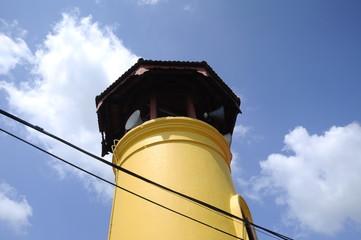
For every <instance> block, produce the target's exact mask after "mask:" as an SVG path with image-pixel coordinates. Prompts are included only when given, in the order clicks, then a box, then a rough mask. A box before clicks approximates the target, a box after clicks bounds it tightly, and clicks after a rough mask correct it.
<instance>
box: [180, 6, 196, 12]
mask: <svg viewBox="0 0 361 240" xmlns="http://www.w3.org/2000/svg"><path fill="white" fill-rule="evenodd" d="M183 10H184V11H185V12H189V13H194V12H195V9H194V7H193V6H191V5H190V4H186V5H184V7H183Z"/></svg>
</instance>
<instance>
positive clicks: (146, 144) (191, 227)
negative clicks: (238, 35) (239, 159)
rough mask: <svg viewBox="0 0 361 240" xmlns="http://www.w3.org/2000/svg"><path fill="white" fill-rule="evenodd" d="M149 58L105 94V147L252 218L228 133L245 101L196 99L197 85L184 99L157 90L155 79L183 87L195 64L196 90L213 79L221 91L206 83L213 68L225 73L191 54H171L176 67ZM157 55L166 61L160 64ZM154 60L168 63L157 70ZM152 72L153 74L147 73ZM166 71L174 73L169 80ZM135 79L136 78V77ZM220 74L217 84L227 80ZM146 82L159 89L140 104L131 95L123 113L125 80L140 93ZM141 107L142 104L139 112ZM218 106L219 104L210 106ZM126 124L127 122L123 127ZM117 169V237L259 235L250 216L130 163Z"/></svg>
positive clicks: (101, 107)
mask: <svg viewBox="0 0 361 240" xmlns="http://www.w3.org/2000/svg"><path fill="white" fill-rule="evenodd" d="M145 63H146V64H145ZM145 63H144V62H142V61H140V62H138V65H136V67H133V69H131V71H130V72H129V71H128V73H127V74H126V75H125V76H123V77H121V78H120V80H118V83H117V86H113V87H111V88H109V89H107V90H106V91H105V92H104V93H102V95H101V96H100V97H99V98H97V108H98V116H99V126H100V130H101V132H102V133H103V153H104V152H109V151H110V149H112V151H113V163H114V164H116V165H118V166H120V167H122V168H124V169H127V170H128V171H132V172H134V173H136V174H137V175H140V176H142V177H144V178H146V179H149V180H150V181H152V182H155V183H157V184H160V185H162V186H165V187H166V188H169V189H172V190H174V191H176V192H179V193H181V194H183V195H186V196H189V197H191V198H193V199H197V200H199V201H201V202H204V203H206V204H207V205H211V206H214V207H215V208H217V209H221V210H223V211H225V212H228V213H231V214H233V215H235V216H237V217H239V218H242V219H247V220H248V221H252V218H251V214H250V211H249V209H248V207H247V204H246V203H245V201H244V200H243V198H242V197H241V196H240V195H238V194H237V193H236V191H235V188H234V185H233V181H232V178H231V171H230V163H231V159H232V154H231V152H230V146H229V145H230V141H229V139H228V141H227V138H226V137H225V136H228V138H229V135H231V132H232V131H233V125H234V122H235V116H236V115H237V113H238V112H237V111H239V110H238V108H237V106H239V103H238V105H237V104H235V106H236V107H233V105H232V104H229V102H231V100H232V98H230V100H227V98H226V97H224V96H225V95H223V98H219V99H220V100H219V101H214V102H212V101H213V100H212V99H211V97H208V98H204V99H203V100H202V101H204V104H201V103H202V102H201V101H200V103H199V102H197V101H196V100H197V96H195V94H194V92H193V93H192V91H189V92H184V97H183V98H180V99H179V98H178V96H174V95H172V91H170V92H171V93H170V94H169V93H168V95H167V94H164V92H162V91H160V90H159V89H157V90H154V89H155V88H154V86H157V87H159V86H164V85H166V86H167V87H166V90H169V89H170V90H173V91H174V92H175V91H179V90H180V89H182V84H183V81H184V78H185V76H186V77H187V78H190V77H189V70H192V71H191V73H192V74H193V79H194V78H196V79H198V80H197V81H198V82H197V84H195V86H196V87H194V88H193V91H194V89H201V88H203V87H206V88H205V89H206V92H212V91H215V90H212V89H213V88H210V87H209V86H208V85H202V84H204V83H202V81H203V80H204V79H208V77H209V75H211V74H213V77H218V76H216V75H214V74H215V73H214V72H212V71H211V69H207V68H205V69H202V68H201V66H206V67H207V66H208V65H205V63H204V62H202V63H201V65H196V66H192V65H189V64H190V63H188V62H187V63H186V64H185V65H182V64H180V65H179V62H167V64H168V65H169V66H168V68H167V66H166V65H167V64H164V63H163V62H145ZM155 63H157V64H158V66H156V67H155V66H154V65H155ZM160 63H162V64H160ZM159 64H160V65H159ZM154 68H155V69H156V70H157V71H159V69H161V71H160V72H151V70H152V69H154ZM207 71H208V72H207ZM145 72H149V74H148V75H145V74H144V73H145ZM184 72H186V73H184ZM164 75H165V76H166V78H164V79H166V80H162V76H164ZM153 76H157V79H158V82H157V81H156V80H154V81H151V84H149V82H148V83H144V81H145V80H144V79H147V81H148V80H149V79H152V77H153ZM129 79H133V80H132V81H133V82H130V81H129ZM134 79H136V80H134ZM159 79H161V80H159ZM172 79H176V80H174V81H172ZM142 81H143V82H142ZM216 81H217V82H216V83H217V84H219V83H222V82H219V80H216ZM169 82H170V83H171V84H169ZM144 84H149V86H152V87H150V88H149V89H151V91H148V92H147V94H145V95H142V98H141V99H140V100H139V99H136V100H135V102H138V104H136V103H135V105H136V106H135V107H133V108H129V105H128V104H126V103H124V104H125V105H124V108H126V110H125V111H124V115H125V117H124V118H123V117H119V115H120V116H122V114H121V113H122V111H121V109H122V108H121V107H119V104H118V105H114V103H113V102H118V101H119V99H120V98H121V96H123V95H124V93H123V92H122V91H120V90H119V87H120V86H121V87H122V88H123V89H125V92H127V93H129V91H126V90H129V89H132V90H133V91H134V92H135V93H138V95H137V94H135V95H137V96H140V95H139V92H142V91H141V90H140V88H137V86H138V87H139V85H144ZM167 84H168V85H167ZM187 84H188V83H187ZM207 84H209V83H207ZM211 84H214V83H212V82H211ZM174 86H180V87H179V88H175V87H174ZM188 86H189V85H188ZM210 86H212V85H210ZM183 88H184V85H183ZM219 88H220V89H224V88H225V87H224V86H222V85H221V87H219V85H216V89H219ZM134 89H136V90H134ZM149 89H148V90H149ZM163 90H164V89H163ZM226 90H227V91H228V89H226ZM220 95H221V94H220ZM212 97H215V96H212ZM114 99H116V101H114ZM174 102H175V103H176V104H174ZM236 102H237V101H236ZM172 103H173V105H172ZM182 103H183V106H182ZM219 103H221V104H222V105H221V107H219ZM227 104H228V105H227ZM144 106H146V107H145V108H144ZM134 109H141V111H140V110H137V111H135V112H134V111H133V110H134ZM146 109H149V110H146ZM212 109H216V110H215V111H210V110H212ZM132 112H133V114H131V113H132ZM134 113H136V114H134ZM163 116H166V117H163ZM115 118H116V120H114V119H115ZM108 122H110V123H108ZM223 122H225V123H223ZM119 125H123V128H120V127H119ZM117 131H118V133H116V132H117ZM117 134H118V137H119V139H120V140H119V141H118V140H117V141H115V143H114V145H113V146H112V147H110V140H114V139H117ZM114 173H115V181H116V184H117V185H118V186H121V187H122V188H123V189H121V188H116V189H115V193H114V200H113V208H112V214H111V221H110V226H109V237H108V239H109V240H122V239H124V240H135V239H136V240H143V239H144V240H153V239H154V240H155V239H156V240H162V239H164V240H168V239H172V240H174V239H179V240H184V239H189V240H198V239H207V240H213V239H214V240H219V239H220V240H228V239H244V240H248V239H250V240H253V239H256V236H255V234H254V231H252V228H250V227H249V225H247V224H245V222H243V221H240V220H237V219H234V218H231V217H229V216H226V215H224V214H222V213H220V212H218V211H216V210H214V209H215V208H214V209H211V208H207V207H205V206H204V205H201V204H199V203H197V202H194V201H192V200H190V199H187V198H184V197H182V196H179V195H177V194H175V193H173V192H170V191H168V190H166V189H164V188H160V187H159V186H156V185H153V184H150V183H149V182H147V181H144V180H142V179H139V178H136V177H134V176H131V175H129V174H127V173H125V172H123V171H119V170H117V169H114ZM124 189H126V190H124Z"/></svg>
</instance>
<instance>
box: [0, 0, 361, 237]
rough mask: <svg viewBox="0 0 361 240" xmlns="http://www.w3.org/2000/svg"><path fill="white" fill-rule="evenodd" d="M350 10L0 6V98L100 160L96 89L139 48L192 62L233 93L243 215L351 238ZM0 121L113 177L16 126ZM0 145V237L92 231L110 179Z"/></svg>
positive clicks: (243, 3) (105, 209) (266, 5)
mask: <svg viewBox="0 0 361 240" xmlns="http://www.w3.org/2000/svg"><path fill="white" fill-rule="evenodd" d="M360 10H361V3H360V2H359V1H352V0H347V1H336V0H327V1H326V0H324V1H323V0H312V1H311V0H304V1H296V0H294V1H290V0H274V1H270V0H263V1H262V0H256V1H253V0H252V1H250V0H249V1H248V0H229V1H220V0H214V1H206V0H190V1H179V0H178V1H177V0H117V1H115V0H90V1H68V0H64V1H44V0H36V1H20V0H12V1H1V2H0V107H1V109H4V110H6V111H9V112H11V113H13V114H16V115H18V116H19V117H22V118H24V119H26V120H28V121H30V122H32V123H33V124H35V125H39V126H41V127H43V128H44V129H45V130H47V131H49V132H52V133H54V134H56V135H58V136H60V137H63V138H65V139H67V140H69V141H71V142H73V143H74V144H76V145H79V146H81V147H83V148H85V149H87V150H89V151H90V152H93V153H95V154H97V155H100V150H101V148H100V141H101V137H100V134H99V133H98V128H97V116H96V113H95V100H94V99H95V96H96V95H98V94H99V93H101V92H102V91H103V90H104V89H105V88H106V87H107V86H108V85H110V84H111V83H112V82H113V81H114V80H116V79H117V77H119V76H120V75H121V74H122V73H123V72H124V71H125V70H127V69H128V68H129V67H130V66H131V65H132V64H134V63H135V62H136V61H137V59H138V58H139V57H143V58H145V59H154V60H186V61H202V60H205V61H207V62H208V64H209V65H210V66H211V67H212V68H213V69H214V70H215V71H216V72H217V73H218V75H219V76H220V77H221V78H222V79H223V80H224V81H225V82H226V83H227V84H228V85H229V86H230V87H231V88H232V89H233V90H234V92H235V93H236V94H237V95H239V96H240V98H241V101H242V105H241V109H242V111H243V114H242V115H240V116H239V118H238V121H237V125H236V129H235V134H234V136H233V142H232V152H233V155H234V158H233V163H232V168H233V170H232V175H233V178H234V182H235V185H236V188H237V190H238V192H239V193H240V194H242V196H244V198H245V199H246V201H247V203H248V205H249V206H250V209H251V212H252V214H253V219H254V221H255V223H256V224H258V225H261V226H263V227H266V228H269V229H272V230H274V231H278V232H280V233H282V234H285V235H287V236H289V237H292V238H294V239H302V240H309V239H321V240H322V239H341V238H342V239H361V237H360V236H361V208H360V204H359V203H360V202H361V175H360V174H359V173H360V172H361V147H360V146H361V126H360V123H359V121H360V118H361V111H360V106H359V105H360V103H361V94H360V91H361V86H360V85H361V83H360V82H361V14H360ZM0 126H1V128H3V129H6V130H9V131H11V132H13V133H15V134H17V135H19V136H22V137H25V138H27V139H28V140H31V141H32V142H34V143H36V144H39V145H40V146H42V147H44V148H46V149H47V150H49V151H51V152H53V153H55V154H57V155H59V156H61V157H63V158H65V159H67V160H69V161H71V162H74V163H76V164H79V165H80V166H82V167H84V168H86V169H88V170H90V171H93V172H95V173H96V174H99V175H101V176H103V177H105V178H107V179H109V180H113V173H112V171H111V169H109V168H108V167H106V166H103V165H102V164H98V163H96V162H95V161H94V160H93V159H90V158H88V157H85V156H83V155H81V154H79V153H77V152H75V151H73V150H71V149H69V148H67V147H65V146H63V145H61V144H59V143H56V142H54V141H52V140H51V139H49V138H47V137H44V136H41V135H39V134H38V133H35V132H34V131H30V130H29V129H26V128H24V127H23V126H21V125H20V124H17V123H15V122H13V121H11V120H9V119H6V118H5V117H0ZM0 150H1V153H2V154H1V158H0V159H1V161H0V239H34V240H35V239H36V240H39V239H48V238H49V236H51V238H52V239H54V240H55V239H106V237H107V232H108V224H109V218H110V211H111V201H112V188H111V187H109V186H107V185H105V184H103V183H101V182H99V181H98V180H95V179H92V178H91V177H89V176H86V175H84V174H82V173H80V172H79V171H77V170H74V169H72V168H70V167H67V166H65V165H64V164H62V163H59V162H58V161H57V160H54V159H52V158H50V157H49V156H46V155H44V154H43V153H41V152H39V151H37V150H36V149H33V148H31V147H29V146H26V145H24V144H22V143H20V142H18V141H17V140H15V139H12V138H10V137H9V136H7V135H5V134H2V133H1V134H0ZM108 159H109V158H108ZM258 237H259V239H260V240H262V239H272V238H270V237H268V236H266V235H263V234H261V233H259V234H258Z"/></svg>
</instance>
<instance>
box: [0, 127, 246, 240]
mask: <svg viewBox="0 0 361 240" xmlns="http://www.w3.org/2000/svg"><path fill="white" fill-rule="evenodd" d="M0 131H2V132H4V133H6V134H8V135H10V136H12V137H14V138H16V139H18V140H20V141H22V142H24V143H26V144H28V145H30V146H32V147H34V148H36V149H38V150H40V151H42V152H44V153H46V154H48V155H50V156H52V157H53V158H55V159H58V160H60V161H62V162H63V163H66V164H68V165H70V166H72V167H74V168H76V169H78V170H80V171H82V172H85V173H87V174H89V175H91V176H93V177H95V178H97V179H99V180H101V181H103V182H106V183H108V184H110V185H112V186H114V187H117V188H119V189H121V190H123V191H125V192H127V193H130V194H132V195H134V196H136V197H138V198H141V199H143V200H145V201H147V202H150V203H152V204H154V205H156V206H159V207H161V208H164V209H166V210H168V211H171V212H173V213H175V214H177V215H180V216H182V217H185V218H187V219H189V220H192V221H194V222H196V223H199V224H202V225H204V226H206V227H209V228H212V229H214V230H216V231H218V232H221V233H223V234H226V235H228V236H231V237H233V238H236V239H240V240H244V239H243V238H240V237H237V236H235V235H233V234H231V233H229V232H226V231H224V230H222V229H219V228H217V227H214V226H212V225H209V224H207V223H205V222H202V221H200V220H197V219H195V218H192V217H190V216H188V215H186V214H183V213H181V212H178V211H176V210H174V209H171V208H169V207H166V206H164V205H162V204H160V203H157V202H155V201H153V200H151V199H149V198H146V197H143V196H141V195H139V194H137V193H135V192H133V191H130V190H128V189H126V188H124V187H121V186H119V185H118V184H115V183H112V182H110V181H108V180H106V179H105V178H102V177H100V176H98V175H96V174H94V173H92V172H90V171H88V170H85V169H84V168H81V167H79V166H77V165H75V164H73V163H71V162H69V161H67V160H65V159H63V158H61V157H59V156H57V155H55V154H53V153H50V152H48V151H46V150H45V149H43V148H41V147H39V146H37V145H35V144H33V143H31V142H29V141H27V140H25V139H23V138H20V137H18V136H16V135H14V134H12V133H10V132H8V131H6V130H4V129H2V128H0Z"/></svg>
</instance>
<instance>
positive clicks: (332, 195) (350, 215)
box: [255, 123, 361, 234]
mask: <svg viewBox="0 0 361 240" xmlns="http://www.w3.org/2000/svg"><path fill="white" fill-rule="evenodd" d="M284 143H285V149H284V150H286V151H291V152H292V153H293V155H289V156H287V155H285V154H271V155H269V156H268V158H267V160H265V161H263V162H261V168H262V171H263V174H264V175H263V177H261V178H260V179H259V180H258V181H257V182H256V185H255V186H256V188H258V191H261V190H262V191H266V192H272V193H273V194H275V195H276V202H277V203H278V204H284V205H286V206H287V209H288V217H289V218H291V219H297V220H298V221H299V222H300V223H301V224H302V225H303V226H306V227H308V228H310V229H312V230H314V231H317V232H321V233H327V234H332V233H335V232H337V231H339V230H341V229H342V227H343V224H344V223H345V222H346V221H349V220H351V221H354V222H356V223H358V224H361V208H360V202H361V174H360V173H361V126H360V125H359V124H358V123H351V124H349V125H347V126H344V127H335V126H334V127H332V128H330V129H329V130H328V131H326V132H325V133H324V134H323V135H310V134H309V133H308V132H307V130H306V129H305V128H303V127H297V128H295V129H294V130H293V131H291V132H290V133H289V134H287V135H286V136H285V140H284Z"/></svg>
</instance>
